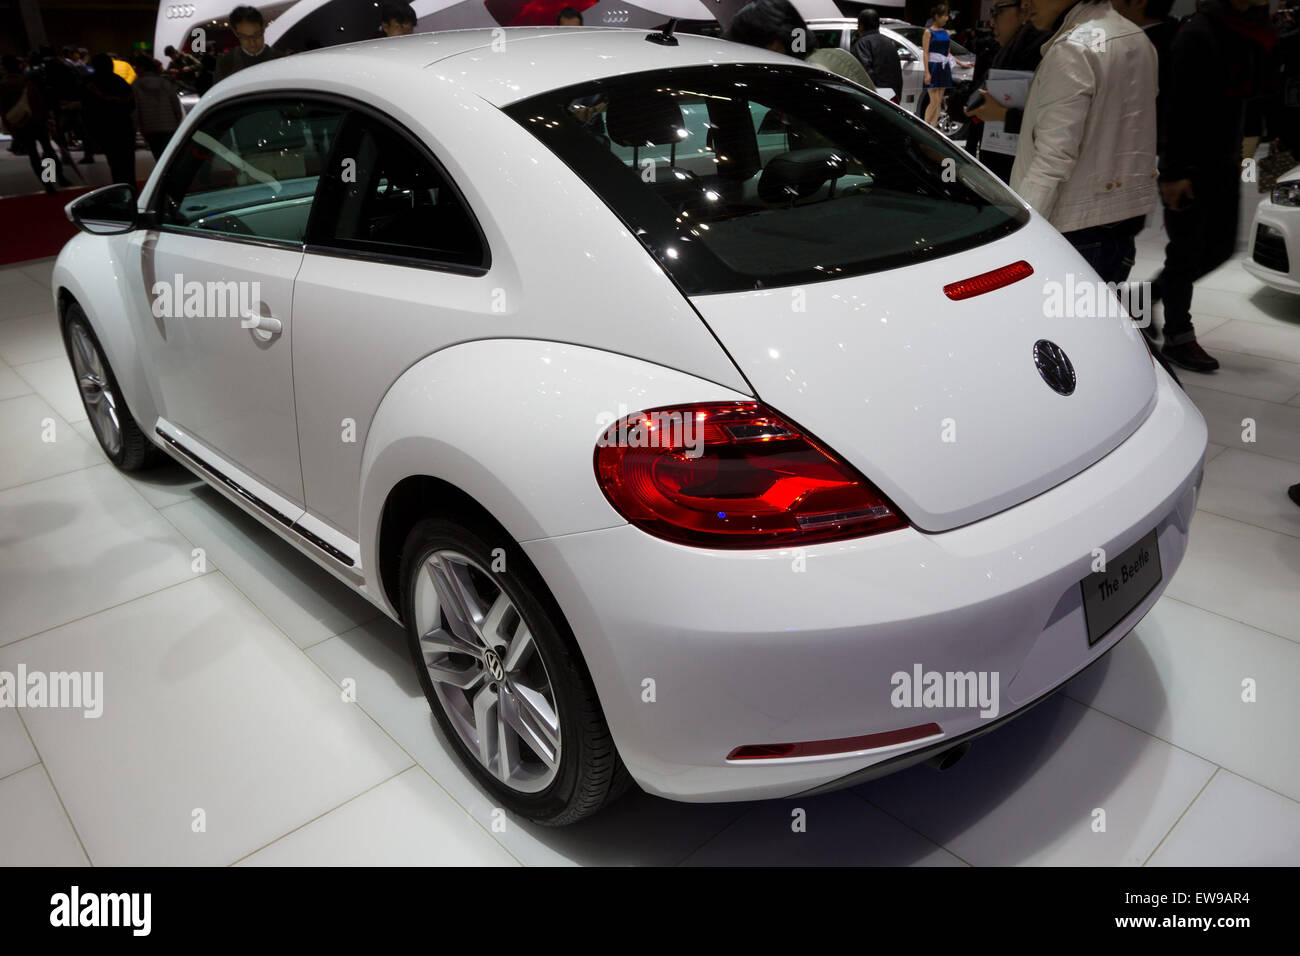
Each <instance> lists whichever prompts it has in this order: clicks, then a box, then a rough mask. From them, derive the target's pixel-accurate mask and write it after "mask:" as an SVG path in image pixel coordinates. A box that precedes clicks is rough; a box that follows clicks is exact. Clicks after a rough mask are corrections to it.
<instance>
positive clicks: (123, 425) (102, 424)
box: [63, 302, 163, 471]
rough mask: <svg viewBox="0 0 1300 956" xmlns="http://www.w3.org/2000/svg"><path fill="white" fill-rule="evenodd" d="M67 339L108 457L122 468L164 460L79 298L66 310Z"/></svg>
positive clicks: (86, 403) (93, 423) (88, 412)
mask: <svg viewBox="0 0 1300 956" xmlns="http://www.w3.org/2000/svg"><path fill="white" fill-rule="evenodd" d="M63 342H64V346H65V347H66V348H67V350H68V359H69V360H70V361H71V362H72V371H73V373H74V374H75V375H76V377H77V390H78V391H79V392H80V393H81V404H82V405H83V406H84V407H85V409H86V417H87V418H89V420H90V427H91V429H92V430H93V431H94V433H95V438H96V439H98V441H99V447H100V448H102V449H103V450H104V454H105V455H107V456H108V460H109V461H111V462H112V463H113V464H114V465H116V466H117V467H118V468H120V469H122V471H139V470H141V469H144V468H148V467H150V466H152V465H155V464H157V463H158V462H159V461H161V460H162V458H163V455H162V452H160V451H159V450H158V448H157V447H156V446H155V445H154V444H153V442H151V441H149V439H148V438H147V437H145V434H144V432H143V431H141V429H140V426H139V425H137V424H136V421H135V419H134V418H133V417H132V416H131V410H130V409H129V408H127V407H126V400H125V399H124V398H123V397H122V390H121V389H120V388H119V387H118V384H117V379H116V378H115V377H114V375H113V369H112V368H111V367H110V366H109V364H108V359H107V358H106V357H105V356H104V350H103V349H101V348H100V347H99V340H98V339H96V338H95V333H94V332H93V331H92V330H91V328H90V323H89V322H88V321H87V320H86V313H85V312H83V311H82V309H81V306H79V305H77V304H76V303H75V302H74V303H72V304H71V305H69V306H68V309H67V312H66V313H64V320H63Z"/></svg>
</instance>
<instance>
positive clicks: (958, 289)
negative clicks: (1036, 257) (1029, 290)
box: [943, 259, 1034, 299]
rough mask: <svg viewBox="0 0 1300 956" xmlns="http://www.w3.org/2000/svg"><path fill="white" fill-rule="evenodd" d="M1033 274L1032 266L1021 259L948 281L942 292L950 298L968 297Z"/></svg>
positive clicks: (990, 290) (999, 287)
mask: <svg viewBox="0 0 1300 956" xmlns="http://www.w3.org/2000/svg"><path fill="white" fill-rule="evenodd" d="M1033 274H1034V267H1033V266H1031V265H1030V264H1029V263H1028V262H1026V261H1025V260H1024V259H1021V260H1020V261H1019V262H1013V263H1011V265H1009V266H1003V267H1002V268H1001V269H994V270H993V271H992V272H985V273H982V274H981V275H977V276H971V277H970V278H969V279H962V280H961V281H960V282H953V283H950V284H949V285H946V286H944V287H943V294H944V295H946V296H947V297H948V298H950V299H969V298H971V297H972V296H977V295H983V294H984V293H985V292H992V291H993V290H994V289H1001V288H1002V287H1003V286H1008V285H1011V283H1013V282H1019V281H1020V280H1021V279H1027V278H1029V277H1030V276H1031V275H1033Z"/></svg>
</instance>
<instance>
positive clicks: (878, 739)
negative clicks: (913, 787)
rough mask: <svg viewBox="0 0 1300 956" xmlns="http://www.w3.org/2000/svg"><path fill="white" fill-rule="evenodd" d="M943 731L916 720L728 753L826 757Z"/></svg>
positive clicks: (737, 757) (768, 757)
mask: <svg viewBox="0 0 1300 956" xmlns="http://www.w3.org/2000/svg"><path fill="white" fill-rule="evenodd" d="M941 733H943V729H942V728H941V727H940V726H939V725H938V724H917V725H916V726H915V727H903V728H902V729H900V730H887V731H885V732H884V733H880V734H866V735H865V736H862V737H838V738H836V739H835V740H807V741H804V742H803V743H797V744H747V745H746V746H744V747H737V748H736V749H735V750H733V751H732V752H731V753H729V754H727V759H728V760H774V759H777V758H781V757H826V756H829V755H831V754H851V753H855V752H857V751H859V750H877V749H879V748H881V747H893V746H897V745H898V744H905V743H910V742H911V741H913V740H924V739H925V738H926V737H934V736H936V735H937V734H941Z"/></svg>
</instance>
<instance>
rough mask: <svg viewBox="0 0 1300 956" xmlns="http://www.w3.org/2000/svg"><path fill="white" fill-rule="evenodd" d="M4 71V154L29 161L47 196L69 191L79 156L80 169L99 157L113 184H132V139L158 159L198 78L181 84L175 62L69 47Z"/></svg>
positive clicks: (0, 94) (6, 64)
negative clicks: (138, 138)
mask: <svg viewBox="0 0 1300 956" xmlns="http://www.w3.org/2000/svg"><path fill="white" fill-rule="evenodd" d="M173 52H174V51H173ZM191 59H192V58H191ZM2 66H3V74H4V75H3V78H0V121H3V128H4V130H5V132H7V133H9V134H10V136H11V142H10V146H9V148H10V150H11V151H12V152H14V153H16V154H19V155H26V156H27V157H28V159H29V160H30V162H31V166H32V171H33V172H34V173H35V174H36V176H37V179H38V180H39V181H40V183H41V185H42V186H43V187H44V188H45V191H46V192H50V193H52V192H55V191H57V190H58V189H59V188H62V187H65V186H70V185H74V184H73V183H72V182H71V180H70V178H69V176H68V170H67V167H69V166H71V167H74V168H75V166H76V165H77V163H78V161H77V160H75V159H74V156H73V154H74V153H77V152H80V153H82V157H81V159H80V161H79V162H80V163H81V164H91V163H94V162H95V157H96V156H103V157H104V159H105V160H106V161H107V163H108V167H109V175H110V176H111V177H112V179H113V181H114V182H129V183H133V182H135V148H136V135H137V133H139V134H140V136H141V137H142V138H143V139H144V141H145V143H146V145H147V146H148V147H149V149H150V151H151V152H152V153H153V155H154V156H155V157H156V156H158V155H159V154H160V153H161V152H162V150H163V148H164V147H165V146H166V145H167V142H168V140H169V139H170V138H171V134H172V133H174V132H175V131H176V129H177V127H178V126H180V122H181V119H182V118H183V111H182V108H181V103H180V97H179V93H180V91H181V89H182V88H189V89H192V88H193V82H192V80H191V79H190V77H193V79H199V78H200V76H201V66H197V64H196V66H197V69H196V70H195V71H193V72H192V73H191V74H190V76H187V77H181V76H179V75H178V74H179V68H178V64H177V61H176V60H175V59H173V60H172V62H171V63H169V65H168V66H167V67H165V68H164V67H163V65H162V64H161V63H159V62H158V61H157V60H155V59H154V58H153V57H151V56H149V55H148V54H138V55H136V56H134V57H132V58H131V59H130V60H126V59H123V58H122V57H119V56H118V55H117V54H116V53H110V52H102V53H96V54H94V55H93V56H92V55H91V54H90V52H89V51H88V50H86V49H85V48H74V47H64V48H63V49H62V50H61V51H59V52H57V53H56V52H55V51H54V50H53V49H52V48H50V47H44V48H42V49H40V50H36V51H33V52H32V53H30V54H28V55H27V56H26V57H19V56H16V55H14V54H5V55H4V57H3V60H2ZM182 83H183V84H184V86H181V85H180V84H182Z"/></svg>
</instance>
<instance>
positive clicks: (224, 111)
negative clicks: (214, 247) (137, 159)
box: [159, 98, 346, 244]
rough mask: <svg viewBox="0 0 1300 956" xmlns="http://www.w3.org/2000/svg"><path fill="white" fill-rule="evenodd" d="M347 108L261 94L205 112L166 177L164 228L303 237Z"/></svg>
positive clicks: (285, 239) (298, 239)
mask: <svg viewBox="0 0 1300 956" xmlns="http://www.w3.org/2000/svg"><path fill="white" fill-rule="evenodd" d="M345 112H346V111H345V109H344V108H343V107H341V106H337V105H334V104H330V103H319V102H314V101H312V100H305V99H301V98H291V99H288V98H287V99H274V100H269V99H258V100H253V101H251V102H244V103H237V104H235V105H233V106H229V107H222V108H218V109H217V110H215V111H213V112H212V113H211V114H210V115H208V116H206V117H204V118H203V120H202V121H201V122H200V123H199V125H198V127H197V128H196V129H195V130H194V131H193V132H192V133H190V135H189V138H188V140H187V141H186V143H185V145H184V147H183V148H182V149H180V150H179V151H178V152H177V158H176V160H175V161H174V162H173V163H172V165H171V166H170V167H169V168H168V170H167V172H166V174H165V175H164V177H163V182H162V188H161V199H160V205H159V213H160V216H161V221H162V223H163V225H164V226H167V227H170V228H173V229H181V230H185V231H195V232H199V233H204V234H215V235H223V236H231V237H241V238H249V239H261V240H272V241H280V242H286V243H295V244H296V243H301V242H302V241H303V239H304V237H305V235H306V231H307V220H308V217H309V216H310V214H311V208H312V201H313V198H314V196H315V193H316V184H317V181H318V180H319V178H320V173H321V170H322V168H323V167H324V165H325V162H326V160H327V158H328V157H329V154H330V150H331V149H332V148H333V146H334V141H335V139H336V137H337V136H338V131H339V127H340V125H341V123H342V120H343V116H344V114H345Z"/></svg>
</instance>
